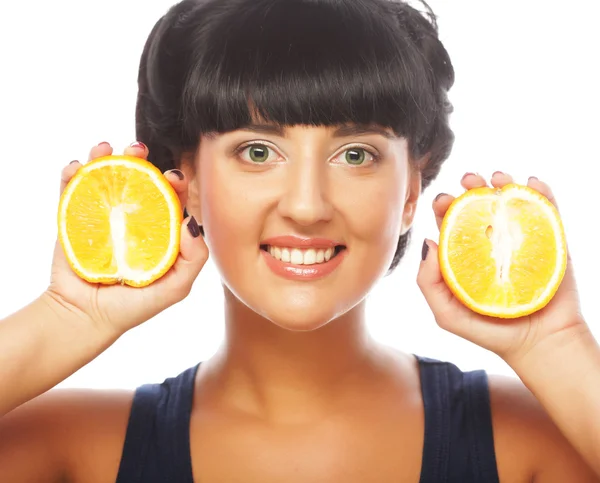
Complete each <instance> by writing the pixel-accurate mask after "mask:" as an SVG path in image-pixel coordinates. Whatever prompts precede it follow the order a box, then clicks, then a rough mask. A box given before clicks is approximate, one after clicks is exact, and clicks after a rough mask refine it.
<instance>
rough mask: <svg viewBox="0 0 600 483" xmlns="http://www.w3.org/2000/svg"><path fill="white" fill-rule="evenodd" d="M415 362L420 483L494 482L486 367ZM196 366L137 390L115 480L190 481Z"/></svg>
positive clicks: (136, 482) (496, 482) (142, 482)
mask: <svg viewBox="0 0 600 483" xmlns="http://www.w3.org/2000/svg"><path fill="white" fill-rule="evenodd" d="M417 360H418V362H419V368H420V378H421V388H422V393H423V402H424V407H425V441H424V445H423V463H422V468H421V478H420V483H482V482H485V483H499V478H498V471H497V468H496V455H495V451H494V436H493V432H492V419H491V407H490V398H489V390H488V381H487V376H486V373H485V372H484V371H473V372H462V371H461V370H460V369H458V368H457V367H456V366H454V365H453V364H450V363H447V362H440V361H435V360H432V359H427V358H423V357H417ZM198 367H199V365H196V366H194V367H192V368H190V369H188V370H186V371H185V372H183V373H182V374H180V375H179V376H177V377H174V378H169V379H167V380H165V381H164V382H163V383H162V384H147V385H144V386H141V387H139V388H138V389H137V390H136V393H135V396H134V398H133V405H132V408H131V414H130V416H129V423H128V426H127V434H126V437H125V444H124V446H123V454H122V457H121V464H120V467H119V473H118V476H117V483H166V482H177V483H194V479H193V476H192V460H191V455H190V415H191V412H192V399H193V393H194V379H195V375H196V372H197V370H198Z"/></svg>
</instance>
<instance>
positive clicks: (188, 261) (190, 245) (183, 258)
mask: <svg viewBox="0 0 600 483" xmlns="http://www.w3.org/2000/svg"><path fill="white" fill-rule="evenodd" d="M207 260H208V247H207V246H206V243H205V242H204V239H203V237H202V236H201V228H200V226H199V225H198V222H197V221H196V219H195V218H194V217H193V216H190V217H188V218H186V219H185V220H184V221H183V223H182V225H181V241H180V253H179V256H178V257H177V260H176V261H175V263H174V265H173V267H172V268H171V270H170V271H169V273H167V275H166V276H165V277H164V280H163V281H162V283H160V282H161V281H160V280H159V281H158V282H159V283H155V284H152V285H150V286H149V287H148V288H149V289H153V288H154V289H156V290H158V291H159V293H160V297H161V298H163V297H165V296H167V297H169V296H170V297H171V298H172V300H171V303H176V302H178V301H180V300H182V299H184V298H185V297H186V296H187V295H188V294H189V293H190V291H191V289H192V285H193V283H194V281H195V280H196V278H197V277H198V274H199V273H200V271H201V270H202V267H204V264H205V263H206V261H207Z"/></svg>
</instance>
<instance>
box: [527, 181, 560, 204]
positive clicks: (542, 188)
mask: <svg viewBox="0 0 600 483" xmlns="http://www.w3.org/2000/svg"><path fill="white" fill-rule="evenodd" d="M527 186H529V187H530V188H531V189H534V190H536V191H537V192H539V193H540V194H542V195H544V196H545V197H546V198H548V201H550V203H552V204H553V205H554V206H556V208H558V204H557V203H556V198H555V197H554V193H553V192H552V189H551V188H550V186H549V185H548V184H546V183H544V182H543V181H540V180H539V179H537V178H536V177H535V176H531V177H530V178H529V180H528V181H527Z"/></svg>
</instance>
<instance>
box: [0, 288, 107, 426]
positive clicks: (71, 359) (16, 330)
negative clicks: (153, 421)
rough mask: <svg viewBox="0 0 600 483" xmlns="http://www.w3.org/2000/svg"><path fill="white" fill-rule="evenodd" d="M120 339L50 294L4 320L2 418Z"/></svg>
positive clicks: (0, 334)
mask: <svg viewBox="0 0 600 483" xmlns="http://www.w3.org/2000/svg"><path fill="white" fill-rule="evenodd" d="M117 338H118V336H117V334H116V333H111V332H109V331H108V330H101V329H99V328H97V326H95V325H94V324H92V323H91V322H90V321H89V320H87V319H86V317H85V316H84V315H83V314H81V313H80V312H79V311H77V310H76V309H74V308H73V309H71V310H70V309H69V308H68V307H66V306H65V305H63V304H61V303H59V302H58V301H56V300H55V299H54V298H53V297H52V296H50V295H43V296H41V297H40V298H38V299H37V300H35V301H34V302H33V303H31V304H30V305H28V306H27V307H25V308H23V309H22V310H20V311H18V312H16V313H15V314H13V315H11V316H9V317H8V318H6V319H4V320H2V321H0V417H2V416H4V415H5V414H7V413H8V412H9V411H11V410H13V409H15V408H16V407H18V406H19V405H21V404H23V403H24V402H26V401H28V400H30V399H32V398H34V397H36V396H38V395H40V394H42V393H43V392H45V391H47V390H48V389H50V388H51V387H53V386H55V385H56V384H58V383H59V382H61V381H62V380H64V379H66V378H67V377H68V376H69V375H71V374H72V373H74V372H75V371H77V370H78V369H79V368H81V367H82V366H84V365H85V364H87V363H88V362H90V361H91V360H92V359H94V358H95V357H97V356H98V355H99V354H100V353H101V352H102V351H104V350H105V349H106V348H108V347H109V346H110V345H111V344H112V343H113V342H115V340H116V339H117Z"/></svg>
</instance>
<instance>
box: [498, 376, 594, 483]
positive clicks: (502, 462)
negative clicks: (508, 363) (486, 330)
mask: <svg viewBox="0 0 600 483" xmlns="http://www.w3.org/2000/svg"><path fill="white" fill-rule="evenodd" d="M489 381H490V399H491V404H492V420H493V425H494V445H495V449H496V459H497V463H498V473H499V476H500V481H511V482H512V481H515V482H516V481H530V482H534V483H565V482H577V483H596V482H599V481H600V478H598V477H597V476H596V475H595V474H594V472H593V471H592V469H591V468H590V467H589V466H588V465H587V464H586V463H585V461H584V460H583V459H582V457H581V456H580V454H579V453H578V452H577V451H576V450H575V449H574V448H573V446H572V445H571V444H570V442H569V441H568V440H567V439H566V438H565V436H564V435H563V434H562V433H561V431H560V430H559V428H558V427H557V426H556V424H555V423H554V422H553V421H552V419H551V418H550V417H549V416H548V414H547V412H546V411H545V410H544V408H543V407H542V406H541V404H540V403H539V401H538V400H537V399H536V398H535V397H534V395H533V394H532V393H531V392H530V391H529V390H528V389H527V388H526V387H525V386H523V384H522V383H521V382H520V381H519V380H517V379H516V378H509V377H502V376H490V378H489Z"/></svg>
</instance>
